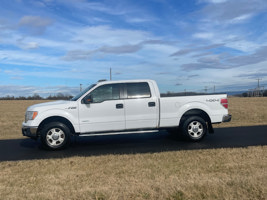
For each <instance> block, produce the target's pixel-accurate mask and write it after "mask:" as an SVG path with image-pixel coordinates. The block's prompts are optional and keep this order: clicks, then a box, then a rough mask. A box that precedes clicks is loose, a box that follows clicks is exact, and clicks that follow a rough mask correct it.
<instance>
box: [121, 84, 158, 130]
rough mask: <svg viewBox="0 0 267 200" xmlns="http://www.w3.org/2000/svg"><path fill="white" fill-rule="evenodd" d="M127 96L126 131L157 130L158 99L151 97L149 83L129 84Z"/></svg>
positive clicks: (125, 102)
mask: <svg viewBox="0 0 267 200" xmlns="http://www.w3.org/2000/svg"><path fill="white" fill-rule="evenodd" d="M126 94H127V98H126V99H125V101H124V104H125V121H126V129H143V128H156V127H157V125H158V118H159V116H158V113H159V111H158V108H159V105H158V100H157V98H155V97H151V92H150V87H149V85H148V83H147V82H140V83H127V84H126Z"/></svg>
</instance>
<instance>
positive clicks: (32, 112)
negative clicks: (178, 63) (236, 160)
mask: <svg viewBox="0 0 267 200" xmlns="http://www.w3.org/2000/svg"><path fill="white" fill-rule="evenodd" d="M230 120H231V115H229V114H228V100H227V95H226V94H219V95H199V96H183V97H160V92H159V89H158V86H157V84H156V82H155V81H153V80H128V81H102V82H98V83H97V84H93V85H91V86H89V87H88V88H86V89H85V90H84V91H82V92H81V93H80V94H78V95H77V96H75V97H74V98H72V99H71V100H69V101H55V102H48V103H41V104H36V105H32V106H30V107H28V109H27V111H26V114H25V121H24V122H23V124H22V134H23V135H24V136H28V137H31V138H38V137H40V139H41V142H42V144H43V145H44V146H45V147H46V148H48V149H52V150H56V149H61V148H64V147H66V146H67V145H68V144H69V142H70V137H71V135H79V136H87V135H88V136H90V135H91V136H92V135H106V134H118V133H134V132H139V133H140V132H146V131H152V130H153V131H154V130H159V129H166V130H172V131H173V130H178V128H179V130H181V132H182V133H183V135H184V136H186V137H187V138H188V139H189V140H192V141H199V140H201V139H202V138H203V137H204V136H205V134H206V133H207V132H210V133H212V132H213V129H212V124H214V123H221V122H228V121H230Z"/></svg>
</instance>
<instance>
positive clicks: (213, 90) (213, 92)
mask: <svg viewBox="0 0 267 200" xmlns="http://www.w3.org/2000/svg"><path fill="white" fill-rule="evenodd" d="M213 93H215V85H214V86H213Z"/></svg>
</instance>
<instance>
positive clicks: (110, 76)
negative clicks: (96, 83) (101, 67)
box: [109, 68, 112, 80]
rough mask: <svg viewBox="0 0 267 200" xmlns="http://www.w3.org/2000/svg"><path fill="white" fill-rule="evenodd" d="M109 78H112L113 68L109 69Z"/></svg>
mask: <svg viewBox="0 0 267 200" xmlns="http://www.w3.org/2000/svg"><path fill="white" fill-rule="evenodd" d="M109 80H112V69H111V68H110V69H109Z"/></svg>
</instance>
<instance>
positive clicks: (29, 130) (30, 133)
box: [21, 125, 38, 138]
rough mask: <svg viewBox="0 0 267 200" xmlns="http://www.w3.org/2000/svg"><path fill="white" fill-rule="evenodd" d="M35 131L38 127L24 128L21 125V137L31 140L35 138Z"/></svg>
mask: <svg viewBox="0 0 267 200" xmlns="http://www.w3.org/2000/svg"><path fill="white" fill-rule="evenodd" d="M37 129H38V127H32V126H31V127H29V126H24V125H22V128H21V130H22V135H24V136H27V137H31V138H37V136H38V135H37Z"/></svg>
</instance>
